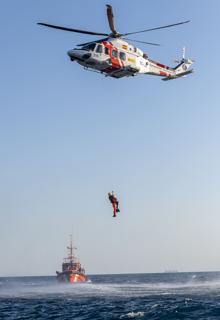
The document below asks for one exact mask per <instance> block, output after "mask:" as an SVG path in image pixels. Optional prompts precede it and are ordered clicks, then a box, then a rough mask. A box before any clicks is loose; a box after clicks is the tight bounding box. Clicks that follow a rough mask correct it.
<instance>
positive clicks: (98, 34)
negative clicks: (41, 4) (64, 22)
mask: <svg viewBox="0 0 220 320" xmlns="http://www.w3.org/2000/svg"><path fill="white" fill-rule="evenodd" d="M37 24H39V25H41V26H45V27H49V28H54V29H59V30H64V31H70V32H77V33H84V34H91V35H95V36H108V34H107V33H99V32H92V31H86V30H79V29H72V28H66V27H61V26H56V25H53V24H48V23H41V22H38V23H37Z"/></svg>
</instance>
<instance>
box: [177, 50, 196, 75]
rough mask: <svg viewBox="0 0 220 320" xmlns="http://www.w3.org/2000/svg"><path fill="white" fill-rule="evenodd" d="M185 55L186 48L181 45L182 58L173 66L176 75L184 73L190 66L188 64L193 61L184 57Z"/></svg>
mask: <svg viewBox="0 0 220 320" xmlns="http://www.w3.org/2000/svg"><path fill="white" fill-rule="evenodd" d="M185 55H186V48H185V47H183V56H182V60H181V61H178V62H179V64H178V65H177V66H176V67H175V68H174V70H175V71H176V75H180V74H181V73H185V72H186V71H187V70H188V69H189V68H190V66H191V65H192V64H193V63H194V62H195V61H194V60H192V59H186V58H185Z"/></svg>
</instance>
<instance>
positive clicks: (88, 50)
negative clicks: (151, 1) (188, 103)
mask: <svg viewBox="0 0 220 320" xmlns="http://www.w3.org/2000/svg"><path fill="white" fill-rule="evenodd" d="M106 7H107V10H106V11H107V12H106V13H107V18H108V23H109V27H110V30H111V32H110V33H109V34H108V33H100V32H93V31H86V30H80V29H72V28H67V27H62V26H58V25H53V24H48V23H43V22H38V23H37V24H38V25H41V26H45V27H49V28H54V29H58V30H63V31H69V32H77V33H81V34H87V35H93V36H94V35H96V36H104V38H101V39H99V40H95V41H90V42H85V43H81V44H78V45H77V47H76V48H74V49H71V50H69V51H68V52H67V54H68V56H69V58H70V60H71V61H76V62H78V63H79V64H80V65H81V66H83V67H84V68H85V69H87V70H90V71H96V72H99V73H102V74H104V75H105V76H109V77H113V78H123V77H130V76H136V75H140V74H146V75H153V76H160V77H162V80H164V81H167V80H172V79H177V78H180V77H185V76H186V75H188V74H190V73H192V72H193V69H192V68H190V67H191V65H192V64H193V63H194V61H193V60H192V59H186V58H185V48H184V50H183V57H182V59H181V60H180V61H177V63H178V64H177V65H176V66H175V67H174V68H171V67H168V66H166V65H164V64H162V63H160V62H157V61H154V60H152V59H150V58H149V57H148V55H147V54H146V53H144V52H143V51H142V50H141V49H139V48H137V47H135V46H134V45H132V44H131V43H130V41H131V42H137V43H142V44H147V45H152V46H159V45H160V44H158V43H152V42H145V41H139V40H133V39H130V38H127V36H130V35H133V34H139V33H144V32H149V31H153V30H159V29H165V28H170V27H174V26H178V25H183V24H186V23H189V22H190V20H187V21H182V22H178V23H174V24H169V25H165V26H161V27H156V28H150V29H145V30H141V31H136V32H128V33H119V32H118V31H117V30H116V28H115V22H114V14H113V9H112V6H111V5H109V4H107V5H106ZM128 41H129V42H128Z"/></svg>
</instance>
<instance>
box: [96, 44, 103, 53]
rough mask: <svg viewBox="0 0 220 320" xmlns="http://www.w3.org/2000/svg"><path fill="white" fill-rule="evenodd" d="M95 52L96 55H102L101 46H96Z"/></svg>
mask: <svg viewBox="0 0 220 320" xmlns="http://www.w3.org/2000/svg"><path fill="white" fill-rule="evenodd" d="M95 51H96V52H98V53H102V45H101V44H98V45H97V47H96V50H95Z"/></svg>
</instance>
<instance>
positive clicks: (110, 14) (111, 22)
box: [106, 4, 117, 34]
mask: <svg viewBox="0 0 220 320" xmlns="http://www.w3.org/2000/svg"><path fill="white" fill-rule="evenodd" d="M106 7H107V17H108V23H109V27H110V29H111V31H112V33H113V34H117V31H116V30H115V23H114V14H113V10H112V6H110V4H107V5H106Z"/></svg>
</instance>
